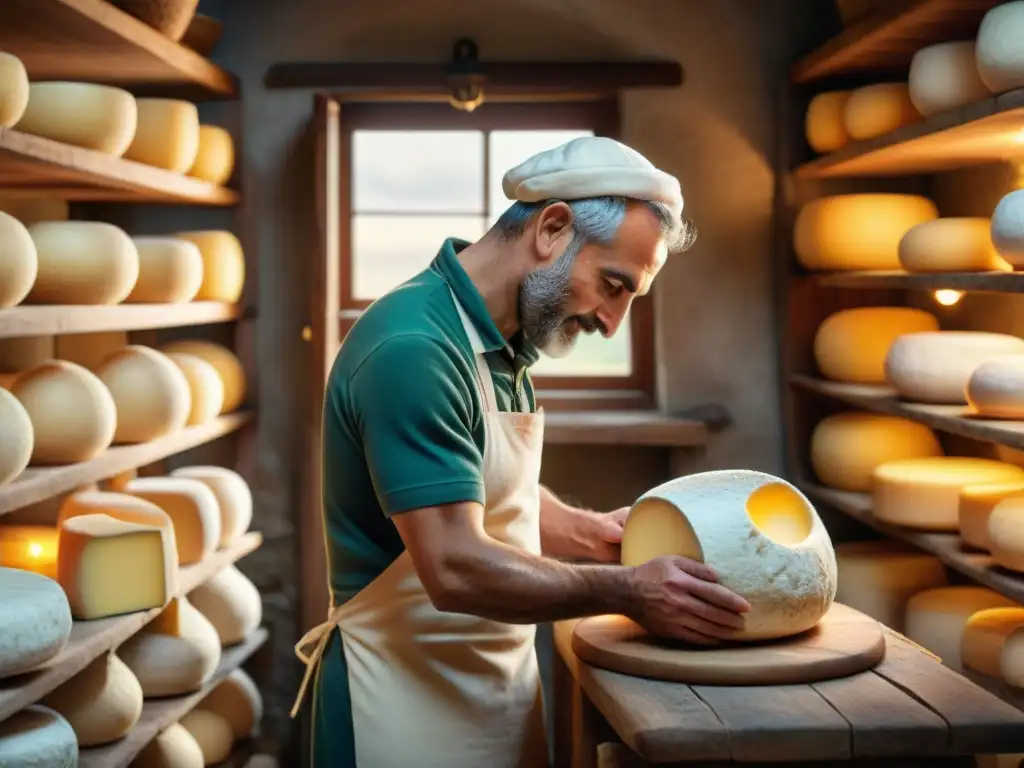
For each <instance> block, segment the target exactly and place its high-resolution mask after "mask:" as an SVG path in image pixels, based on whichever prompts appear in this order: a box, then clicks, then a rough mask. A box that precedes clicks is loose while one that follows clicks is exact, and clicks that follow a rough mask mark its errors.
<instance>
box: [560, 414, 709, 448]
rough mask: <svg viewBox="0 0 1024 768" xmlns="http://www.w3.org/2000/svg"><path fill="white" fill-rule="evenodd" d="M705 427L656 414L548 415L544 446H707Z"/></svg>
mask: <svg viewBox="0 0 1024 768" xmlns="http://www.w3.org/2000/svg"><path fill="white" fill-rule="evenodd" d="M707 440H708V427H707V424H705V423H704V422H703V421H698V420H696V419H680V418H675V417H672V416H667V415H665V414H661V413H658V412H656V411H621V412H617V413H616V412H590V413H588V412H579V413H574V412H572V411H559V412H552V413H548V414H546V416H545V419H544V442H545V443H547V444H550V445H649V446H669V447H681V446H699V445H706V444H707Z"/></svg>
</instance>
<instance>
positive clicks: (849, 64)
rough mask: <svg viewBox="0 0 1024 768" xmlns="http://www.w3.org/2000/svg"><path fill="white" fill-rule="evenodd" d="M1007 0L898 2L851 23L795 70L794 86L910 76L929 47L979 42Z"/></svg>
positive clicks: (894, 0)
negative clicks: (989, 17) (992, 13)
mask: <svg viewBox="0 0 1024 768" xmlns="http://www.w3.org/2000/svg"><path fill="white" fill-rule="evenodd" d="M1003 2H1005V0H892V2H891V4H890V6H889V8H888V9H886V10H885V11H884V12H875V13H872V14H871V15H870V16H868V17H867V18H865V19H863V20H861V21H859V22H856V23H855V24H851V25H850V26H848V27H846V29H844V30H843V31H842V32H841V33H840V34H838V35H836V36H835V37H833V38H832V39H831V40H829V41H828V42H827V43H825V44H824V45H823V46H821V47H820V48H818V49H817V50H816V51H814V52H813V53H811V54H809V55H808V56H805V57H803V58H802V59H800V60H799V61H798V62H796V64H794V65H793V67H792V68H791V69H790V74H789V77H790V80H791V81H792V82H794V83H809V82H811V81H812V80H820V79H822V78H825V77H832V76H837V75H851V74H874V75H876V76H877V75H880V74H895V73H904V74H905V73H906V69H907V67H908V66H909V65H910V60H911V59H912V58H913V56H914V54H915V53H917V51H918V50H920V49H921V48H924V47H925V46H927V45H933V44H934V43H942V42H946V41H947V40H970V39H972V38H974V37H975V36H976V34H977V31H978V26H979V25H980V24H981V19H982V17H984V15H985V13H986V12H987V11H988V10H989V9H990V8H992V7H994V6H996V5H1000V4H1001V3H1003Z"/></svg>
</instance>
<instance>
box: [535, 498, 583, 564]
mask: <svg viewBox="0 0 1024 768" xmlns="http://www.w3.org/2000/svg"><path fill="white" fill-rule="evenodd" d="M591 514H592V513H590V514H588V513H587V511H586V510H582V509H578V508H577V507H573V506H570V505H569V504H566V503H565V502H564V501H562V500H561V499H559V498H558V497H557V496H555V494H554V493H553V492H552V491H551V490H550V489H548V488H547V487H545V486H543V485H542V486H541V487H540V544H541V550H542V551H543V552H544V554H545V555H547V556H548V557H558V558H565V559H567V560H585V559H588V558H590V557H592V556H593V552H592V549H593V547H592V546H591V543H590V542H591V540H592V539H594V538H595V536H596V533H595V531H594V530H593V529H594V521H593V520H591V519H590V515H591Z"/></svg>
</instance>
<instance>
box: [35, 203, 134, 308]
mask: <svg viewBox="0 0 1024 768" xmlns="http://www.w3.org/2000/svg"><path fill="white" fill-rule="evenodd" d="M28 233H29V235H31V237H32V241H33V243H34V244H35V248H36V256H37V259H38V263H39V269H38V272H37V274H36V279H35V282H34V283H33V285H32V289H31V290H30V291H29V293H28V296H27V297H26V298H25V302H26V303H29V304H120V303H121V302H122V301H124V300H125V298H127V297H128V294H129V293H131V290H132V288H133V287H134V286H135V282H136V280H138V277H139V251H138V249H137V248H136V247H135V243H134V242H132V239H131V238H130V237H129V236H128V233H127V232H125V231H124V230H123V229H121V228H120V227H116V226H114V225H113V224H107V223H105V222H101V221H40V222H36V223H35V224H32V225H31V226H30V227H29V228H28Z"/></svg>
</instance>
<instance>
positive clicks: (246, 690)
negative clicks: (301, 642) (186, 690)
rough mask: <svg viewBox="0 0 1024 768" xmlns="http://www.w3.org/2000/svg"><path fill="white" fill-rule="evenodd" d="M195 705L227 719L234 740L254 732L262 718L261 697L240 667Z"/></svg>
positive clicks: (250, 679) (247, 736)
mask: <svg viewBox="0 0 1024 768" xmlns="http://www.w3.org/2000/svg"><path fill="white" fill-rule="evenodd" d="M199 706H201V707H202V708H203V709H205V710H207V711H208V712H213V713H215V714H218V715H220V716H221V717H223V718H224V719H225V720H227V721H228V723H229V724H230V725H231V731H232V733H233V734H234V737H235V739H236V740H238V739H247V738H249V737H250V736H254V735H255V734H256V731H257V729H258V728H259V724H260V721H261V720H262V719H263V697H262V696H261V695H260V691H259V688H257V687H256V683H254V682H253V680H252V678H251V677H249V675H248V674H247V673H246V671H245V670H244V669H241V668H239V669H234V670H232V671H231V673H230V674H229V675H228V676H227V677H226V678H224V679H223V680H221V681H220V682H219V683H218V684H217V687H216V688H214V689H213V690H212V691H211V692H210V694H209V695H208V696H207V697H206V698H205V699H203V700H202V701H201V702H200V704H199Z"/></svg>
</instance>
